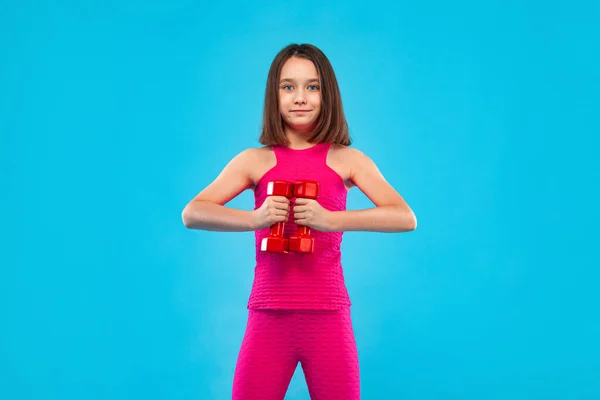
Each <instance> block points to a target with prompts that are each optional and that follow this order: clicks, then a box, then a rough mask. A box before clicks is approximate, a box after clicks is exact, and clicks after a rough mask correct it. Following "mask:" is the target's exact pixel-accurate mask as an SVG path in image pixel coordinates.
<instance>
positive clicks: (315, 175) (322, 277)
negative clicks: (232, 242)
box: [233, 143, 360, 400]
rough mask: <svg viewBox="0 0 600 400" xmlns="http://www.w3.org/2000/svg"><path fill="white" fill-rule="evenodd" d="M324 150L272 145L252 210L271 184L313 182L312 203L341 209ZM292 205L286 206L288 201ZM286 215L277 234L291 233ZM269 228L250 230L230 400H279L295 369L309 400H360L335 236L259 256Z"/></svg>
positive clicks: (320, 235)
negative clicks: (251, 254) (248, 272)
mask: <svg viewBox="0 0 600 400" xmlns="http://www.w3.org/2000/svg"><path fill="white" fill-rule="evenodd" d="M329 148H330V144H328V143H319V144H317V145H315V146H313V147H310V148H308V149H304V150H293V149H290V148H288V147H284V146H274V147H273V151H274V152H275V156H276V158H277V164H276V165H275V167H273V168H272V169H270V170H269V171H267V173H266V174H265V175H264V176H263V177H262V178H261V179H260V181H259V182H258V184H257V185H256V188H255V191H254V197H255V208H258V207H260V206H261V205H262V204H263V202H264V200H265V198H266V196H267V194H266V189H267V183H268V182H269V181H272V180H286V181H291V182H294V181H297V180H314V181H316V182H319V185H320V194H319V199H318V200H317V201H318V203H319V204H320V205H321V206H322V207H324V208H325V209H327V210H329V211H342V210H345V209H346V196H347V189H346V187H345V185H344V182H343V181H342V179H341V178H340V176H339V175H338V174H337V173H336V172H335V171H333V170H332V169H331V168H330V167H329V166H328V165H327V164H326V159H327V153H328V151H329ZM292 207H293V201H292ZM296 228H297V225H296V224H294V223H293V213H292V211H291V210H290V222H289V223H286V224H285V231H284V236H285V237H290V236H292V235H293V234H294V232H295V231H296ZM268 234H269V228H266V229H262V230H258V231H256V233H255V240H256V267H255V276H254V283H253V285H252V292H251V294H250V299H249V302H248V322H247V326H246V332H245V334H244V339H243V341H242V346H241V349H240V352H239V356H238V360H237V365H236V369H235V374H234V379H233V399H234V400H251V399H252V400H253V399H261V400H282V399H283V398H284V396H285V393H286V391H287V388H288V385H289V383H290V380H291V378H292V376H293V374H294V371H295V370H296V367H297V365H298V363H300V364H301V365H302V370H303V372H304V375H305V377H306V383H307V385H308V390H309V393H310V397H311V399H313V400H332V399H344V400H355V399H359V398H360V383H359V365H358V355H357V350H356V342H355V339H354V331H353V328H352V320H351V316H350V306H351V303H350V299H349V296H348V291H347V289H346V285H345V283H344V274H343V271H342V265H341V253H340V246H341V242H342V232H320V231H316V230H311V236H312V237H314V239H315V245H314V252H313V253H310V254H303V253H293V252H290V253H287V254H285V253H284V254H277V253H267V252H262V251H261V250H260V244H261V240H262V238H263V237H265V236H267V235H268Z"/></svg>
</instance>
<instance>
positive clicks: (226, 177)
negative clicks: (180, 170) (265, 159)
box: [181, 149, 254, 232]
mask: <svg viewBox="0 0 600 400" xmlns="http://www.w3.org/2000/svg"><path fill="white" fill-rule="evenodd" d="M252 162H253V153H252V149H248V150H245V151H243V152H241V153H239V154H238V155H236V156H235V157H234V158H233V159H232V160H231V161H230V162H229V163H228V164H227V165H226V166H225V168H224V169H223V171H221V173H220V174H219V175H218V176H217V178H216V179H215V180H214V181H213V182H212V183H211V184H210V185H208V186H207V187H206V188H205V189H204V190H202V191H201V192H200V193H198V195H196V197H194V199H192V200H191V201H190V202H189V203H188V204H187V205H186V206H185V208H184V209H183V212H182V214H181V219H182V221H183V224H184V225H185V226H186V228H189V229H201V230H207V231H225V232H243V231H251V230H254V221H253V213H252V211H244V210H238V209H235V208H230V207H225V204H226V203H227V202H229V201H230V200H232V199H233V198H235V197H236V196H237V195H239V194H240V193H242V192H243V191H244V190H246V189H249V188H250V187H251V186H252V179H251V178H250V172H249V171H250V170H251V166H252Z"/></svg>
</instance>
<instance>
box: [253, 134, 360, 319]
mask: <svg viewBox="0 0 600 400" xmlns="http://www.w3.org/2000/svg"><path fill="white" fill-rule="evenodd" d="M329 148H330V144H329V143H319V144H317V145H315V146H313V147H310V148H308V149H303V150H293V149H290V148H288V147H284V146H273V151H274V152H275V157H276V158H277V164H276V165H275V166H274V167H273V168H271V169H270V170H269V171H267V172H266V173H265V175H263V176H262V177H261V178H260V180H259V181H258V183H257V185H256V187H255V189H254V200H255V209H257V208H259V207H260V206H261V205H262V204H263V202H264V200H265V198H266V196H267V194H266V191H267V184H268V182H269V181H272V180H286V181H291V182H294V181H297V180H313V181H316V182H319V186H320V192H319V198H318V199H317V202H318V203H319V204H320V205H321V206H322V207H323V208H325V209H327V210H330V211H343V210H345V209H346V196H347V194H348V190H347V189H346V186H345V185H344V182H343V180H342V178H341V177H340V176H339V175H338V174H337V173H336V172H335V171H334V170H332V169H331V168H330V167H329V166H328V165H327V163H326V160H327V153H328V151H329ZM293 204H294V199H292V207H293ZM297 227H298V226H297V225H296V224H295V223H294V222H293V214H292V213H291V212H290V222H287V223H285V228H284V237H287V238H289V237H290V236H292V235H293V234H294V233H295V232H296V230H297ZM269 231H270V229H269V228H266V229H261V230H257V231H256V232H255V240H256V243H255V244H256V266H255V270H254V282H253V284H252V291H251V293H250V299H249V302H248V308H249V309H313V310H315V309H316V310H334V309H339V308H341V307H344V306H350V305H351V302H350V299H349V296H348V291H347V289H346V284H345V281H344V274H343V271H342V264H341V253H340V247H341V243H342V234H343V232H320V231H317V230H315V229H311V231H310V235H311V236H312V237H313V238H314V240H315V244H314V251H313V253H294V252H288V253H283V254H280V253H267V252H263V251H261V248H260V247H261V246H260V244H261V240H262V238H263V237H265V236H267V235H268V234H269Z"/></svg>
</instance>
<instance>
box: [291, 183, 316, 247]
mask: <svg viewBox="0 0 600 400" xmlns="http://www.w3.org/2000/svg"><path fill="white" fill-rule="evenodd" d="M294 197H296V198H305V199H313V200H316V199H317V198H318V197H319V183H318V182H314V181H298V182H295V183H294ZM314 247H315V239H314V238H313V237H312V236H310V228H309V227H308V226H304V225H298V231H297V232H296V234H295V235H294V236H292V237H290V240H289V249H290V251H295V252H298V253H312V252H313V250H314Z"/></svg>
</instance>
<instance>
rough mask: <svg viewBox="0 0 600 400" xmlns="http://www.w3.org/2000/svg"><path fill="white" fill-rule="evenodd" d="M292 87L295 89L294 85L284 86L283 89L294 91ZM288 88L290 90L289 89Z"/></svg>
mask: <svg viewBox="0 0 600 400" xmlns="http://www.w3.org/2000/svg"><path fill="white" fill-rule="evenodd" d="M292 87H293V86H292V85H283V86H282V87H281V88H282V89H283V90H292ZM288 88H289V89H288Z"/></svg>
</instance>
